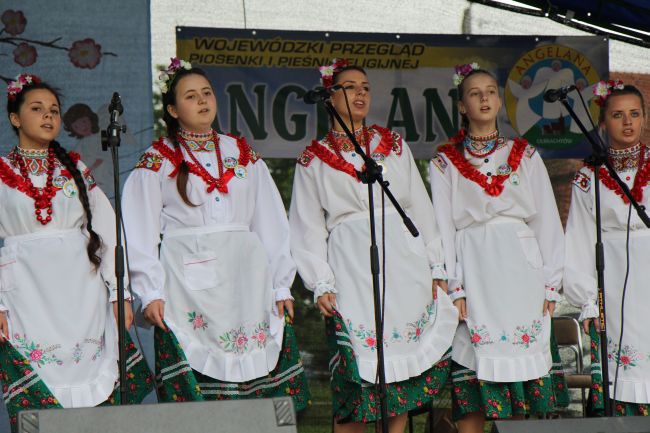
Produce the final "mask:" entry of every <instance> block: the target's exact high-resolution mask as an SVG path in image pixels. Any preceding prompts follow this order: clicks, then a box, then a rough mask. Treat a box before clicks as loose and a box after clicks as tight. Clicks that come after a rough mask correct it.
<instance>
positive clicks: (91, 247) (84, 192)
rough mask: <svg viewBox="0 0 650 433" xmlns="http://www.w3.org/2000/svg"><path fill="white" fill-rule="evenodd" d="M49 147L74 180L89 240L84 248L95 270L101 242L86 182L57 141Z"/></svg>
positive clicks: (98, 262)
mask: <svg viewBox="0 0 650 433" xmlns="http://www.w3.org/2000/svg"><path fill="white" fill-rule="evenodd" d="M50 147H51V148H52V150H54V155H56V157H57V159H58V160H59V161H61V163H62V164H63V165H64V166H65V168H66V169H67V170H68V171H69V172H70V174H71V175H72V178H73V179H74V183H75V185H77V191H78V192H79V201H80V202H81V206H83V208H84V212H85V213H86V230H87V231H88V234H89V235H90V239H89V240H88V247H87V248H86V249H87V251H88V258H89V259H90V261H91V262H92V264H93V265H95V269H97V268H98V267H99V264H100V263H101V261H102V259H101V257H99V255H98V254H97V251H98V250H99V248H100V247H101V246H102V240H101V238H100V237H99V235H98V234H97V233H96V232H95V231H94V230H93V214H92V212H91V210H90V201H89V200H88V189H87V188H86V182H84V179H83V176H82V174H81V171H79V169H78V168H77V165H76V164H75V162H74V161H73V160H72V158H71V157H70V154H69V153H68V151H67V150H65V149H64V148H63V146H61V145H60V144H59V143H58V142H57V141H52V142H50Z"/></svg>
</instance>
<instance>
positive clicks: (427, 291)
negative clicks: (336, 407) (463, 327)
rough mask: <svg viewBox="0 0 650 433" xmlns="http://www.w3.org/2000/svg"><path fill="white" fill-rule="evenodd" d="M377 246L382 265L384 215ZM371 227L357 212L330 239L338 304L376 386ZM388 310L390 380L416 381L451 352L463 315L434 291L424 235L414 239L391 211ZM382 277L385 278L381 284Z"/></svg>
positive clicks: (363, 369) (363, 371) (361, 364)
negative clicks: (412, 379)
mask: <svg viewBox="0 0 650 433" xmlns="http://www.w3.org/2000/svg"><path fill="white" fill-rule="evenodd" d="M380 212H381V211H378V212H377V215H376V216H377V218H376V219H377V243H378V247H379V251H380V253H379V254H380V258H379V260H380V267H382V271H383V266H382V265H381V261H382V259H381V217H380ZM369 240H370V227H369V221H368V214H367V213H359V214H355V215H353V216H351V217H349V218H348V219H346V220H344V221H343V222H342V223H340V224H339V225H337V226H336V227H334V229H333V230H332V231H331V233H330V236H329V240H328V262H329V264H330V266H331V268H332V270H333V272H334V277H335V280H336V289H337V291H338V294H337V301H336V302H337V305H338V311H339V312H340V313H341V315H342V317H343V319H344V320H345V323H346V325H347V328H348V333H349V335H350V340H351V341H352V345H353V347H354V352H355V355H356V361H357V364H358V369H359V375H360V376H361V378H362V379H363V380H365V381H367V382H372V383H374V382H375V377H376V370H377V353H376V333H375V319H374V302H373V292H372V277H371V274H370V253H369V250H370V241H369ZM386 246H387V252H386V265H387V267H386V272H385V273H386V275H385V277H386V310H385V316H384V355H385V366H386V382H388V383H392V382H400V381H403V380H407V379H409V378H411V377H417V376H419V375H420V374H422V373H423V372H424V371H426V370H428V369H429V368H431V367H432V366H433V365H434V364H435V363H436V362H438V361H439V360H440V358H442V356H443V355H444V354H445V352H447V350H449V347H450V346H451V341H452V338H453V335H454V330H455V329H456V326H457V323H458V312H457V310H456V308H455V307H454V305H453V304H452V302H451V300H450V299H449V297H448V296H447V295H446V294H445V293H444V292H443V291H442V290H440V289H438V292H437V298H438V299H437V301H433V299H432V293H431V285H432V280H431V271H430V269H429V261H428V259H427V251H426V248H425V245H424V241H423V239H422V236H419V237H417V238H413V237H412V236H411V234H410V233H409V232H407V231H406V228H404V225H403V224H402V220H401V218H400V217H399V216H398V215H397V213H396V212H395V211H389V212H387V213H386ZM382 278H383V275H380V282H381V280H382Z"/></svg>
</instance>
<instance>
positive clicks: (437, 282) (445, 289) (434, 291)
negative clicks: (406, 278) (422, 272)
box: [431, 280, 449, 299]
mask: <svg viewBox="0 0 650 433" xmlns="http://www.w3.org/2000/svg"><path fill="white" fill-rule="evenodd" d="M438 287H440V288H441V289H442V291H443V292H445V293H449V285H448V284H447V281H445V280H433V284H431V293H432V294H433V299H438Z"/></svg>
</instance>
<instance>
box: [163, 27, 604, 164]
mask: <svg viewBox="0 0 650 433" xmlns="http://www.w3.org/2000/svg"><path fill="white" fill-rule="evenodd" d="M176 45H177V54H178V56H179V57H181V58H183V59H185V60H188V61H190V62H191V63H192V65H194V66H197V67H200V68H202V69H204V70H205V71H206V72H207V73H208V75H209V77H210V79H211V81H212V84H213V86H214V87H215V91H216V95H217V101H218V104H219V107H220V108H219V115H218V119H217V122H216V123H217V125H215V126H216V127H217V128H219V129H220V130H222V131H226V132H232V133H234V134H244V135H245V136H247V137H248V138H249V139H250V140H251V141H253V142H254V143H255V147H256V149H257V150H259V151H260V152H261V153H262V154H263V155H265V156H267V157H295V156H296V155H298V153H299V152H300V150H301V149H302V148H303V147H304V146H305V145H306V144H307V143H308V142H309V141H310V140H311V139H313V138H316V137H321V136H323V135H324V133H325V132H326V131H327V129H328V128H329V118H328V116H327V115H326V113H325V111H324V110H323V109H322V107H317V106H313V105H306V104H305V103H304V102H303V101H302V96H303V95H304V94H305V92H306V91H307V90H309V89H312V88H314V87H315V86H318V85H319V84H320V83H319V79H320V74H319V73H318V67H319V66H321V65H325V64H329V63H331V60H332V59H333V58H347V59H349V60H350V62H351V63H352V64H355V65H358V66H361V67H363V68H365V69H366V71H367V73H368V76H369V81H370V85H371V89H372V90H371V94H372V105H371V108H370V114H369V118H368V124H372V123H377V124H380V125H384V126H387V127H389V128H392V129H394V130H396V131H398V132H400V133H401V134H402V135H403V136H404V138H405V139H406V140H407V141H408V142H409V144H410V146H411V148H412V149H413V152H414V154H415V156H416V157H418V158H429V157H430V156H431V155H432V153H433V151H434V149H435V147H436V146H437V145H440V144H442V143H444V142H445V141H447V140H448V138H449V137H451V136H453V135H454V134H455V132H456V131H457V130H458V128H459V125H460V117H459V113H458V109H457V101H458V94H457V93H458V92H457V90H456V88H455V86H454V85H453V82H452V75H453V73H454V66H455V65H457V64H463V63H472V62H477V63H478V64H479V65H480V66H481V67H482V68H484V69H487V70H489V71H491V72H493V73H494V74H495V75H496V76H497V79H498V81H499V85H500V87H501V89H500V90H501V97H502V100H503V108H502V110H501V112H500V113H499V119H498V123H499V129H500V130H501V131H502V133H503V134H504V135H506V136H512V135H522V136H524V137H526V138H527V139H528V140H529V141H530V142H531V143H533V144H535V145H536V146H538V147H539V149H540V151H541V152H542V153H543V154H544V156H545V157H554V158H563V157H581V156H584V155H585V154H586V153H587V150H588V146H587V143H586V142H585V140H584V139H583V137H582V135H581V134H580V130H579V129H578V127H577V125H575V122H573V121H572V120H571V118H570V116H569V115H568V113H567V111H566V109H565V108H564V107H563V106H562V105H561V104H560V103H559V102H556V103H548V102H545V101H544V100H543V94H544V92H545V91H546V90H547V89H551V88H558V87H562V86H564V85H569V84H575V85H576V87H577V88H578V90H577V91H575V92H573V93H570V94H569V103H570V104H571V105H572V106H573V107H574V108H575V111H576V112H577V113H578V114H579V115H580V116H581V118H582V120H583V121H585V122H587V125H589V117H588V116H589V114H591V116H592V117H595V116H596V114H597V105H596V104H595V102H594V101H593V98H592V97H593V95H592V93H591V87H592V86H593V85H594V84H595V83H597V82H598V81H599V80H601V79H603V78H605V77H607V75H608V43H607V41H606V40H604V39H603V38H601V37H597V36H573V37H566V36H565V37H551V36H540V37H531V36H465V35H424V34H406V35H396V34H378V33H339V32H329V33H324V32H302V31H301V32H298V31H274V30H236V29H221V28H197V27H178V28H177V40H176ZM580 96H582V97H583V98H584V99H585V101H586V103H587V106H588V108H589V113H587V112H586V111H585V110H584V108H583V107H582V104H581V102H580ZM589 129H591V127H589Z"/></svg>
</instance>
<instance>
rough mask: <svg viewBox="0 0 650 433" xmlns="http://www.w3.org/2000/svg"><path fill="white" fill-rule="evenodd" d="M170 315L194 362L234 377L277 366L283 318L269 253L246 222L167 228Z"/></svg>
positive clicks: (218, 375)
mask: <svg viewBox="0 0 650 433" xmlns="http://www.w3.org/2000/svg"><path fill="white" fill-rule="evenodd" d="M160 259H161V262H162V264H163V268H164V269H165V278H166V284H165V291H166V293H165V297H166V299H167V303H166V304H165V322H166V323H167V325H169V327H170V328H171V330H172V331H173V332H174V335H175V336H176V338H177V339H178V341H179V343H180V345H181V347H182V349H183V351H184V352H185V356H186V357H187V360H188V362H189V363H190V365H191V366H192V368H193V369H195V370H197V371H199V372H200V373H202V374H205V375H207V376H210V377H212V378H215V379H218V380H222V381H227V382H246V381H249V380H252V379H255V378H257V377H261V376H265V375H267V374H268V373H269V372H270V371H272V370H273V369H274V368H275V366H276V364H277V362H278V358H279V355H280V350H281V347H282V337H283V331H284V318H281V317H278V316H277V315H275V314H274V313H273V305H274V302H273V293H272V281H271V275H270V273H269V272H268V257H267V255H266V253H265V250H264V248H263V246H262V243H261V242H260V240H259V238H258V237H257V235H256V234H255V233H252V232H250V231H249V229H248V227H247V226H245V225H241V224H223V225H217V226H207V227H198V228H187V229H178V230H171V231H168V232H166V233H165V234H164V235H163V241H162V246H161V250H160Z"/></svg>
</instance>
